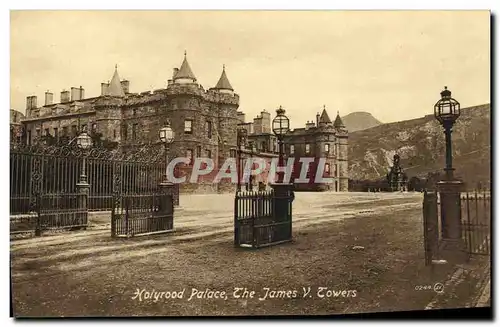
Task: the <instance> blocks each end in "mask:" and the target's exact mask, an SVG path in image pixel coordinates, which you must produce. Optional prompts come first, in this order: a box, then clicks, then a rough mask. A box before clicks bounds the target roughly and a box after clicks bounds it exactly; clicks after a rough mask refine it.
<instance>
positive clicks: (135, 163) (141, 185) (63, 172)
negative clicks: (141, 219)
mask: <svg viewBox="0 0 500 327" xmlns="http://www.w3.org/2000/svg"><path fill="white" fill-rule="evenodd" d="M161 149H163V147H160V148H155V147H152V148H147V149H146V150H138V151H135V152H130V151H129V152H120V151H118V150H107V149H97V148H92V149H90V150H87V151H83V150H82V149H79V148H77V147H72V146H41V145H37V146H26V145H19V144H11V151H10V214H11V215H19V214H25V213H29V212H30V211H33V210H32V208H31V207H32V204H33V201H34V197H36V194H37V193H39V194H70V193H76V192H77V191H78V187H77V184H78V183H79V182H80V181H81V179H82V178H81V175H82V173H83V172H84V173H85V176H86V180H87V182H88V184H89V190H88V209H89V210H105V211H111V210H112V208H113V201H114V200H113V196H114V194H115V193H125V192H128V193H132V192H133V193H137V194H149V193H152V192H155V190H157V188H158V184H159V183H160V182H161V181H162V180H163V178H164V175H165V172H166V167H167V165H166V162H165V160H164V159H165V158H164V157H163V156H162V155H161V154H162V152H161ZM117 174H119V176H118V177H117V176H116V175H117ZM116 178H119V179H120V183H119V184H116V183H115V179H116ZM117 185H119V187H120V189H118V190H117V189H116V187H117ZM173 193H174V203H175V204H176V205H178V204H179V185H178V184H177V185H175V186H174V192H173Z"/></svg>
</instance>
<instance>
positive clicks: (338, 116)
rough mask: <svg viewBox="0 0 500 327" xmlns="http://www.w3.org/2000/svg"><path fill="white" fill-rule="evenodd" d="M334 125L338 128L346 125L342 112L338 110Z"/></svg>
mask: <svg viewBox="0 0 500 327" xmlns="http://www.w3.org/2000/svg"><path fill="white" fill-rule="evenodd" d="M333 126H334V127H336V128H340V127H345V125H344V122H343V121H342V118H340V114H339V112H338V111H337V117H336V118H335V122H334V123H333Z"/></svg>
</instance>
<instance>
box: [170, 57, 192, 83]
mask: <svg viewBox="0 0 500 327" xmlns="http://www.w3.org/2000/svg"><path fill="white" fill-rule="evenodd" d="M186 55H187V54H186V52H184V61H183V62H182V65H181V68H180V69H179V71H178V72H177V74H175V77H174V79H178V78H190V79H192V80H193V81H196V76H194V74H193V71H192V70H191V67H189V63H188V61H187V58H186Z"/></svg>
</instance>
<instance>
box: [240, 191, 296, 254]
mask: <svg viewBox="0 0 500 327" xmlns="http://www.w3.org/2000/svg"><path fill="white" fill-rule="evenodd" d="M292 201H293V195H292V194H290V193H286V194H283V195H281V196H279V195H277V194H276V193H275V191H274V190H272V191H264V192H262V191H258V192H246V191H244V192H237V193H236V197H235V202H234V244H235V246H240V247H251V248H259V247H265V246H271V245H276V244H280V243H284V242H289V241H291V240H292Z"/></svg>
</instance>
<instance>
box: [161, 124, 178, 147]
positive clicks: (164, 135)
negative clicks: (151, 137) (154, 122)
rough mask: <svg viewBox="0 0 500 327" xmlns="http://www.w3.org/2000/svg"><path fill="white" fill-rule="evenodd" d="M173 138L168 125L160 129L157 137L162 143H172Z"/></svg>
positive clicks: (172, 132)
mask: <svg viewBox="0 0 500 327" xmlns="http://www.w3.org/2000/svg"><path fill="white" fill-rule="evenodd" d="M174 136H175V135H174V131H173V130H172V128H171V127H170V124H167V125H166V126H165V127H162V128H160V131H159V137H160V140H161V141H162V142H163V143H167V144H169V143H172V141H173V140H174Z"/></svg>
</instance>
